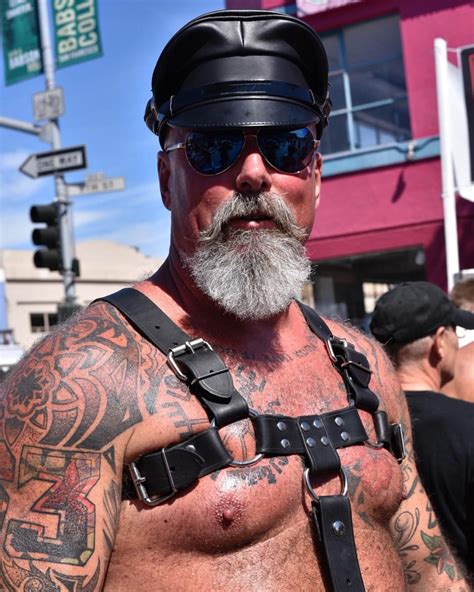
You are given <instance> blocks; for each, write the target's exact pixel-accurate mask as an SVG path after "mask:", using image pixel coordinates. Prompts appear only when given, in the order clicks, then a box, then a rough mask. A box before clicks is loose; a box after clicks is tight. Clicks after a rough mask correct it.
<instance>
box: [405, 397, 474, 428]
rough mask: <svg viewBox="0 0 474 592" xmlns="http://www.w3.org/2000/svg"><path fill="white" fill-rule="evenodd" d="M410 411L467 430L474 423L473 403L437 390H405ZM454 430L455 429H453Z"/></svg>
mask: <svg viewBox="0 0 474 592" xmlns="http://www.w3.org/2000/svg"><path fill="white" fill-rule="evenodd" d="M405 396H406V398H407V401H408V407H409V409H410V413H411V414H412V415H413V416H415V417H417V418H419V419H423V420H424V421H433V422H440V423H442V424H443V425H449V426H458V427H462V426H463V425H466V426H468V427H469V431H471V430H472V425H473V423H474V403H469V402H468V401H462V400H460V399H455V398H453V397H449V396H448V395H445V394H444V393H440V392H437V391H429V390H426V391H409V390H406V391H405ZM454 431H456V430H455V429H454Z"/></svg>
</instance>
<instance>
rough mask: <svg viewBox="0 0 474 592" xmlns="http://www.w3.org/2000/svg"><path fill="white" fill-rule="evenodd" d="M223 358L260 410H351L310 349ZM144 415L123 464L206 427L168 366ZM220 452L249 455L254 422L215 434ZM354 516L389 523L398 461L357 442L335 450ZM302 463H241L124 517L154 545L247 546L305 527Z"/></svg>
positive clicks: (335, 483) (331, 488) (329, 481)
mask: <svg viewBox="0 0 474 592" xmlns="http://www.w3.org/2000/svg"><path fill="white" fill-rule="evenodd" d="M226 358H227V359H226V362H227V363H228V365H229V367H230V368H231V371H232V376H233V379H234V384H235V386H236V388H237V389H238V390H239V392H240V393H241V394H242V396H244V398H245V399H246V400H247V402H248V404H249V407H250V408H251V409H253V410H255V411H256V412H257V413H260V414H262V413H264V414H270V415H283V416H289V417H297V416H301V415H310V414H321V413H325V412H328V411H333V410H336V409H342V408H346V407H347V394H346V390H345V388H344V385H343V383H342V380H341V378H340V376H339V375H338V373H337V372H336V371H335V369H334V368H333V367H332V365H331V364H330V363H328V360H327V356H326V354H325V352H324V350H323V349H322V347H321V348H320V347H319V346H318V344H317V342H316V343H310V344H309V345H308V347H307V348H305V349H304V350H299V351H298V353H297V354H296V353H294V354H293V355H292V356H288V357H287V359H283V358H282V359H271V358H267V359H264V360H263V361H262V360H261V359H260V360H253V359H251V358H250V357H245V356H240V357H238V358H237V359H235V356H232V355H231V353H230V354H227V355H226ZM143 401H144V404H145V405H146V406H147V412H148V419H147V420H146V422H144V423H143V424H142V425H141V427H140V429H139V430H137V432H136V436H135V438H134V439H133V440H132V442H131V445H130V446H129V451H128V456H129V458H128V459H127V460H132V459H133V458H134V457H136V456H139V455H140V454H143V453H144V452H148V451H151V450H156V449H159V448H162V447H166V446H168V445H170V444H172V443H175V442H177V441H182V440H185V439H187V438H188V437H190V436H192V435H193V434H196V433H198V432H200V431H202V430H205V429H207V428H208V427H209V420H208V418H207V415H206V413H205V412H204V410H203V408H202V406H201V405H200V403H199V402H198V401H197V400H196V398H195V397H194V396H193V395H192V394H191V393H190V391H189V389H188V388H187V387H186V385H185V384H184V383H182V382H181V381H179V380H178V379H177V378H176V377H175V376H174V375H173V374H172V373H171V372H170V371H169V369H168V368H167V367H166V366H162V367H161V368H160V369H159V370H158V372H157V373H156V376H155V377H154V381H153V384H150V385H149V387H148V388H147V389H145V391H144V393H143ZM360 417H361V420H362V422H363V424H364V427H365V429H366V431H367V433H368V434H369V437H371V439H373V437H374V436H373V422H372V418H371V416H370V415H369V414H367V413H365V412H363V411H361V412H360ZM219 433H220V436H221V439H222V441H223V443H224V446H225V448H226V449H227V450H228V451H229V453H230V454H231V456H232V457H233V458H234V459H236V460H239V461H242V460H246V459H252V458H253V457H254V456H255V434H254V429H253V424H252V421H251V420H242V421H240V422H237V423H235V424H232V425H229V426H226V427H224V428H222V429H221V430H220V432H219ZM340 458H341V463H342V466H343V467H344V470H345V474H346V476H347V479H348V485H349V495H350V496H351V498H352V499H353V500H354V503H355V507H354V511H355V513H356V515H357V516H359V517H360V520H361V521H362V522H363V523H364V524H365V525H366V526H368V527H372V526H373V525H375V524H376V523H380V522H388V519H389V517H390V516H391V515H392V514H393V513H394V512H395V510H396V508H397V507H398V505H399V503H400V501H401V498H402V482H401V475H400V471H399V467H398V464H397V463H396V462H395V460H394V459H393V458H392V457H391V456H390V454H389V453H388V452H386V451H385V450H373V449H371V448H370V447H368V446H365V445H363V444H360V445H356V446H352V447H349V448H346V449H343V450H341V451H340ZM303 468H304V463H303V460H302V458H301V457H300V456H299V455H296V454H292V455H290V456H288V455H283V454H282V455H279V456H272V457H270V458H264V459H262V460H260V461H259V462H257V463H255V464H252V465H249V466H244V467H235V466H231V467H226V468H225V469H222V470H220V471H217V472H214V473H212V474H210V475H208V476H206V477H204V478H202V479H201V480H200V481H199V482H198V483H197V484H196V485H195V487H194V488H192V489H191V490H189V491H188V492H186V493H185V494H183V495H180V496H178V497H177V498H176V499H175V500H174V501H173V502H172V503H169V504H165V505H164V506H160V507H157V508H153V509H152V510H149V509H146V508H145V507H143V506H142V505H141V504H139V503H135V502H133V503H132V504H126V506H125V508H124V515H123V521H125V522H126V521H127V520H129V519H130V520H132V517H133V520H134V521H135V520H136V519H137V516H135V514H140V517H139V518H138V519H139V520H142V521H143V531H142V532H150V536H156V534H157V533H159V539H160V544H161V545H164V546H167V545H168V544H169V545H170V546H172V547H175V546H178V547H179V548H181V549H182V550H185V549H187V550H188V551H190V552H191V551H198V550H199V551H200V552H205V553H209V552H211V551H212V550H213V549H214V550H215V552H217V551H220V552H222V551H230V550H232V549H236V548H243V547H245V546H246V545H248V544H251V543H254V542H255V541H257V540H265V539H266V538H268V537H272V538H273V537H275V536H277V535H278V533H280V532H283V531H285V530H286V529H291V528H294V525H295V524H296V523H301V524H306V523H307V520H308V514H309V509H310V505H311V504H310V498H309V496H308V493H307V491H306V489H305V486H304V482H303ZM314 486H315V488H316V489H317V492H318V494H319V495H326V494H336V493H338V492H339V491H340V488H341V482H340V478H339V476H338V475H330V476H326V477H325V478H324V479H320V480H319V481H318V482H317V483H315V484H314Z"/></svg>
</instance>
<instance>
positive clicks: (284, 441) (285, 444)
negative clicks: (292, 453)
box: [280, 438, 290, 448]
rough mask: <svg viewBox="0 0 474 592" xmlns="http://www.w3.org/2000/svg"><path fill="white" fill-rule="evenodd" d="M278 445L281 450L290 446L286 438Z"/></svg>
mask: <svg viewBox="0 0 474 592" xmlns="http://www.w3.org/2000/svg"><path fill="white" fill-rule="evenodd" d="M280 444H281V445H282V446H283V448H288V446H290V441H289V440H287V439H286V438H283V440H282V441H281V442H280Z"/></svg>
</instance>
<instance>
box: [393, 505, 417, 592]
mask: <svg viewBox="0 0 474 592" xmlns="http://www.w3.org/2000/svg"><path fill="white" fill-rule="evenodd" d="M419 525H420V511H419V510H418V508H416V510H415V513H414V514H413V513H412V512H408V511H406V512H402V513H401V514H400V515H399V516H398V517H397V519H396V521H395V525H394V529H395V533H396V537H395V547H396V549H397V551H398V554H399V555H400V557H401V558H402V559H404V558H406V557H407V556H408V555H409V554H410V552H412V551H418V549H419V546H418V545H417V544H415V543H414V542H413V537H414V536H415V534H416V533H417V531H418V527H419ZM403 564H404V568H405V579H406V581H407V584H410V585H413V584H417V583H418V582H419V581H420V579H421V574H420V572H419V571H417V570H416V559H413V560H412V561H410V562H409V563H408V564H407V563H406V562H405V561H404V562H403Z"/></svg>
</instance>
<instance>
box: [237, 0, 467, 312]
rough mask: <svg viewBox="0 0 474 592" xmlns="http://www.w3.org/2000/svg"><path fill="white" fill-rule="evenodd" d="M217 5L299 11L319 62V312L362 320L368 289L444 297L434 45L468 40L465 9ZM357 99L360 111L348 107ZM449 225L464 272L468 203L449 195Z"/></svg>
mask: <svg viewBox="0 0 474 592" xmlns="http://www.w3.org/2000/svg"><path fill="white" fill-rule="evenodd" d="M341 4H344V5H343V6H341ZM227 7H228V8H264V9H272V10H275V9H276V10H280V11H282V12H286V13H289V14H298V16H300V17H301V18H303V19H304V20H305V21H306V22H307V23H308V24H310V25H311V26H312V27H314V28H315V29H316V31H318V33H320V34H321V36H322V38H323V41H324V42H325V45H326V47H327V49H328V53H329V54H330V70H332V72H333V75H332V78H330V79H331V81H332V86H331V93H332V94H333V93H334V95H335V97H336V100H335V101H334V100H333V103H334V105H333V113H334V115H332V116H331V118H330V123H329V127H330V128H331V126H332V125H333V126H334V127H333V129H332V130H331V129H330V132H329V140H327V142H329V144H327V143H326V145H325V138H324V137H323V142H322V145H321V152H322V153H323V158H324V164H323V187H322V200H321V205H320V208H319V210H318V211H317V213H316V223H315V226H314V228H313V231H312V234H311V237H310V240H309V242H308V254H309V256H310V258H311V259H312V261H314V263H315V283H314V286H315V293H316V297H317V300H318V303H319V302H322V303H323V309H324V308H325V306H324V303H326V310H323V312H331V311H333V312H340V313H341V314H342V315H343V316H346V315H347V316H348V317H351V318H353V319H357V320H361V319H363V318H364V315H365V314H367V313H370V304H369V305H367V297H368V294H367V286H369V285H374V284H375V285H381V286H383V285H391V284H394V283H398V282H400V281H405V280H415V279H426V280H428V281H432V282H434V283H436V284H438V285H439V286H441V287H442V288H443V289H446V286H447V277H446V257H445V242H444V227H443V206H442V201H441V170H440V158H439V136H438V133H439V132H438V115H437V103H436V81H435V65H434V49H433V44H434V39H435V38H436V37H441V38H443V39H445V40H446V42H447V44H448V47H449V48H458V47H462V46H467V45H472V44H474V24H473V23H474V8H473V7H472V4H471V3H470V2H469V1H466V0H358V1H357V0H356V1H354V0H346V2H341V0H326V1H325V2H324V1H323V2H313V1H312V0H298V2H297V3H296V4H295V2H290V1H286V2H285V0H253V1H252V0H227ZM308 7H309V10H308ZM311 7H313V9H312V10H311ZM311 12H313V14H310V13H311ZM395 37H396V39H395ZM389 47H393V50H392V49H389ZM397 48H398V49H397ZM344 50H345V54H344ZM384 51H386V53H387V56H386V59H385V61H383V60H381V61H380V60H378V56H380V55H381V53H383V52H384ZM390 52H392V53H393V52H395V53H397V52H398V58H397V57H396V56H395V57H394V58H393V59H392V57H393V56H392V55H391V54H390ZM394 55H395V54H394ZM450 55H452V56H453V59H455V54H450ZM341 56H342V57H341ZM397 59H398V61H397ZM357 60H359V61H358V62H357ZM364 60H365V61H364ZM367 60H369V61H367ZM370 60H373V65H371V63H370ZM351 62H353V63H354V66H352V65H351ZM356 62H357V63H356ZM382 62H383V63H382ZM341 64H342V65H341ZM371 85H372V86H371ZM369 87H371V88H373V96H369V94H367V93H369V91H368V89H369ZM344 93H345V99H344V98H343V94H344ZM390 93H392V96H391V94H390ZM351 101H353V104H352V103H351ZM364 101H366V106H367V105H368V104H369V103H367V101H369V102H370V105H369V107H368V108H367V109H366V108H365V107H364V105H362V106H361V107H358V106H357V103H364ZM349 103H351V104H349ZM351 110H352V111H351ZM397 122H398V123H397ZM397 126H398V128H399V129H398V131H397ZM402 128H403V129H402ZM348 129H349V132H348V131H347V130H348ZM400 130H401V131H400ZM457 222H458V238H459V256H460V267H461V269H470V268H474V204H473V203H471V202H469V201H467V200H465V199H462V198H458V199H457ZM375 296H376V295H375ZM341 303H342V308H341V306H339V305H341ZM331 307H332V308H331ZM338 307H339V308H338ZM367 308H369V310H367Z"/></svg>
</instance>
